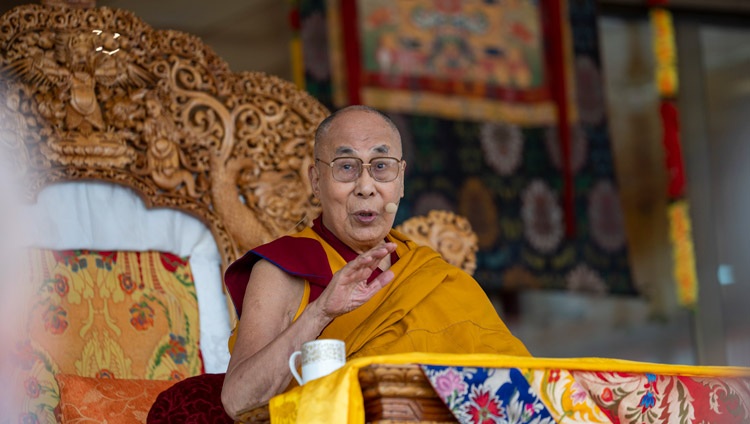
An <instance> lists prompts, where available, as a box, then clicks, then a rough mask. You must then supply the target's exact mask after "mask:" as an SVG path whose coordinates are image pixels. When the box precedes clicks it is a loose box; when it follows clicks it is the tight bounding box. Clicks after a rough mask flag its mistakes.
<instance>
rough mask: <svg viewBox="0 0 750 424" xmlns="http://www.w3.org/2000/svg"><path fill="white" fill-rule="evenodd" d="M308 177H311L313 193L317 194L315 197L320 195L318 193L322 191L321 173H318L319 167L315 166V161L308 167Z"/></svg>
mask: <svg viewBox="0 0 750 424" xmlns="http://www.w3.org/2000/svg"><path fill="white" fill-rule="evenodd" d="M307 178H309V179H310V187H311V188H312V192H313V194H314V195H315V197H319V196H318V194H319V193H320V174H318V168H317V167H316V166H315V163H313V164H312V165H310V167H309V168H307Z"/></svg>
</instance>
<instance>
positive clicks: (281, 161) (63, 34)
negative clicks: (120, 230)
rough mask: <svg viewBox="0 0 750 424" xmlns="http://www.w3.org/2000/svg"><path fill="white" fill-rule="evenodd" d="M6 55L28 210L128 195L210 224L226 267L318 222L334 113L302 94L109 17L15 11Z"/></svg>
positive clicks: (116, 15) (5, 121) (181, 37)
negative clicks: (86, 186) (78, 195)
mask: <svg viewBox="0 0 750 424" xmlns="http://www.w3.org/2000/svg"><path fill="white" fill-rule="evenodd" d="M0 51H2V52H3V53H2V56H1V57H0V72H1V75H2V79H3V81H2V85H0V98H3V99H4V101H3V102H1V103H0V131H1V133H0V135H2V140H3V143H4V144H5V148H6V149H7V150H9V151H10V153H11V154H12V155H13V156H14V158H15V159H16V161H17V163H18V164H19V167H21V168H22V169H23V170H24V171H25V172H26V174H27V177H26V180H27V182H28V193H29V196H30V197H33V196H34V195H35V194H36V193H37V192H38V191H39V190H41V189H42V188H43V187H44V186H46V185H48V184H50V183H54V182H58V181H67V180H100V181H108V182H112V183H116V184H121V185H124V186H127V187H129V188H131V189H133V190H135V192H136V193H138V194H139V195H140V196H141V197H142V199H143V201H144V202H145V204H146V205H147V206H149V207H170V208H175V209H179V210H182V211H185V212H187V213H189V214H191V215H193V216H195V217H197V218H198V219H200V220H201V221H202V222H203V223H205V224H206V226H207V227H208V228H209V229H210V231H211V233H212V234H213V236H214V239H215V240H216V243H217V245H218V248H219V252H220V253H221V257H222V262H223V265H224V267H226V266H227V265H228V264H229V263H230V262H231V261H233V260H234V259H236V258H237V257H238V255H239V254H240V253H242V252H244V251H245V250H247V249H249V248H252V247H255V246H257V245H258V244H261V243H263V242H266V241H269V240H271V239H273V238H275V237H277V236H279V235H282V234H284V233H288V232H290V231H293V230H295V229H301V228H303V227H304V226H306V225H308V224H309V222H310V220H311V219H312V218H314V217H315V216H316V215H317V211H318V205H317V204H316V201H315V198H314V196H313V195H312V192H311V191H310V190H309V188H308V184H307V183H306V182H305V179H306V172H307V166H308V164H309V163H310V160H311V158H312V142H311V141H312V138H313V135H314V130H315V128H316V126H317V124H318V123H319V122H320V121H321V120H322V119H323V118H324V117H325V116H326V115H327V114H328V111H327V110H326V108H325V107H323V106H322V105H321V104H320V103H319V102H317V101H316V100H315V99H314V98H312V97H311V96H309V95H308V94H306V93H305V92H303V91H301V90H299V89H298V88H297V87H296V86H294V85H293V84H292V83H290V82H287V81H284V80H281V79H279V78H276V77H274V76H270V75H266V74H263V73H256V72H244V73H232V72H230V70H229V68H228V66H227V64H226V63H225V62H224V61H223V60H221V59H220V58H219V57H218V56H217V55H216V54H215V53H214V52H213V51H212V50H211V49H210V48H209V47H207V46H206V45H204V44H203V43H202V42H201V41H200V40H199V39H198V38H196V37H194V36H191V35H189V34H185V33H181V32H176V31H158V30H154V29H152V28H150V27H149V26H148V25H146V24H145V23H144V22H143V21H141V20H140V19H139V18H137V17H136V16H135V15H133V14H132V13H130V12H127V11H124V10H118V9H110V8H106V7H102V8H92V9H67V8H61V7H48V6H41V5H27V6H21V7H17V8H15V9H13V10H11V11H10V12H8V13H6V14H5V15H3V16H2V18H0Z"/></svg>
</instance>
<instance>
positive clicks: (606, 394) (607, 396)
mask: <svg viewBox="0 0 750 424" xmlns="http://www.w3.org/2000/svg"><path fill="white" fill-rule="evenodd" d="M601 397H602V400H603V401H604V402H607V403H609V402H612V399H614V395H613V394H612V390H611V389H610V388H609V387H605V388H604V390H602V395H601Z"/></svg>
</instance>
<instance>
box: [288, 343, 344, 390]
mask: <svg viewBox="0 0 750 424" xmlns="http://www.w3.org/2000/svg"><path fill="white" fill-rule="evenodd" d="M298 356H302V375H301V376H300V375H299V373H298V372H297V363H296V361H297V357H298ZM344 363H346V348H345V346H344V342H343V341H341V340H336V339H320V340H311V341H309V342H305V343H303V344H302V348H301V349H300V350H298V351H296V352H294V353H292V356H290V357H289V369H290V370H291V371H292V375H293V376H294V378H295V379H296V380H297V382H298V383H299V384H300V386H301V385H303V384H305V383H307V382H308V381H311V380H315V379H316V378H320V377H323V376H325V375H328V374H330V373H332V372H334V371H336V370H337V369H339V368H341V367H343V366H344Z"/></svg>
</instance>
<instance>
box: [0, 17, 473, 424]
mask: <svg viewBox="0 0 750 424" xmlns="http://www.w3.org/2000/svg"><path fill="white" fill-rule="evenodd" d="M0 99H1V100H2V101H0V146H1V147H2V151H3V153H4V154H5V155H8V156H9V157H10V159H11V162H12V163H13V164H14V166H15V167H16V168H17V169H16V170H17V171H18V172H19V173H20V174H22V175H23V180H24V190H25V192H26V194H27V197H28V198H29V199H30V200H32V201H33V200H34V199H36V198H37V196H39V195H40V193H41V192H42V190H43V189H44V190H46V188H47V187H54V186H59V185H61V183H64V182H71V181H76V182H82V183H85V182H87V181H88V182H90V181H98V182H106V183H113V184H115V185H118V186H124V187H126V188H128V189H130V190H131V191H132V193H135V194H136V195H137V196H138V197H139V198H140V199H141V200H142V202H143V203H144V204H145V206H146V207H147V208H169V209H173V210H178V211H181V212H185V213H187V214H189V215H190V216H192V217H194V218H197V220H199V221H200V222H201V223H203V224H204V225H205V227H206V228H207V229H208V231H209V232H210V235H211V236H212V238H213V240H214V241H215V244H216V247H217V249H218V253H219V256H220V263H219V264H218V265H217V268H219V269H218V270H217V273H221V272H223V270H224V269H226V267H227V266H228V265H229V263H231V262H232V261H233V260H235V259H236V258H238V257H239V256H240V255H241V254H242V253H244V252H245V251H246V250H248V249H251V248H253V247H255V246H257V245H259V244H261V243H264V242H267V241H270V240H272V239H274V238H276V237H278V236H280V235H283V234H287V233H290V232H293V231H296V230H300V229H302V228H304V227H305V226H307V225H310V224H311V222H312V219H314V218H315V217H316V216H317V215H318V213H319V206H318V204H317V202H316V199H315V198H314V196H313V194H312V192H311V190H310V188H309V184H308V183H307V179H306V178H307V177H306V172H307V168H308V166H309V164H310V163H311V161H312V142H313V136H314V131H315V128H316V126H317V124H318V123H319V122H320V121H321V120H322V119H323V118H324V117H325V116H327V114H328V110H326V108H325V107H323V106H322V105H321V104H320V103H319V102H317V101H316V100H315V99H314V98H312V97H311V96H310V95H308V94H307V93H305V92H303V91H301V90H299V89H298V88H297V87H295V86H294V85H293V84H292V83H290V82H287V81H284V80H281V79H279V78H277V77H274V76H272V75H267V74H264V73H258V72H242V73H233V72H231V71H230V70H229V67H228V66H227V64H226V63H225V62H224V61H223V60H222V59H221V58H219V57H218V56H217V55H216V54H215V53H214V52H213V51H212V50H211V49H210V48H209V47H207V46H206V45H204V44H203V43H202V42H201V41H200V40H199V39H198V38H196V37H194V36H191V35H189V34H185V33H181V32H176V31H158V30H154V29H152V28H150V27H149V26H148V25H146V24H145V23H144V22H143V21H141V20H140V19H139V18H137V17H136V16H134V15H133V14H132V13H130V12H127V11H124V10H116V9H110V8H106V7H102V8H67V7H63V6H45V5H26V6H21V7H17V8H15V9H13V10H11V11H10V12H8V13H6V14H4V15H3V16H1V17H0ZM63 198H64V196H63ZM118 207H120V203H119V201H112V204H97V205H93V206H92V207H91V208H92V209H96V210H98V211H99V212H101V213H103V214H108V213H111V210H112V208H118ZM399 229H400V230H402V231H403V232H405V233H407V234H409V235H411V236H413V237H414V238H415V240H416V241H418V242H424V243H427V244H431V245H433V246H435V247H436V248H437V249H438V250H439V251H440V252H441V253H443V255H444V256H445V257H446V259H448V260H449V261H451V262H452V263H454V264H455V265H457V266H460V267H462V268H463V269H464V270H466V271H467V272H469V273H471V272H473V270H474V268H475V252H476V244H477V243H476V235H474V233H473V232H472V231H471V229H470V227H469V226H468V221H466V220H465V219H464V218H461V217H457V216H456V215H454V214H452V213H449V212H440V213H435V214H430V215H429V216H427V217H416V218H414V220H413V221H411V220H410V221H407V222H405V223H404V224H403V225H402V226H401V227H399ZM76 248H77V249H85V248H88V246H76ZM105 265H106V264H105ZM196 283H197V282H196ZM219 284H220V283H219ZM157 285H158V284H157ZM99 289H101V287H99ZM65 293H67V292H65ZM61 297H62V296H58V298H55V299H57V300H56V301H59V298H61ZM225 302H226V300H225ZM105 303H106V302H105ZM55 305H57V304H55ZM57 306H59V305H57ZM225 306H226V305H225ZM203 307H204V306H203V305H201V309H203ZM90 308H91V310H90V312H91V314H94V313H96V314H100V313H101V312H102V311H101V310H99V309H96V307H94V306H90ZM227 309H228V310H229V311H230V312H229V313H230V314H233V313H234V310H233V308H231V307H230V308H227ZM202 318H206V319H210V317H202ZM193 342H194V344H195V345H196V346H197V340H193ZM204 344H205V342H204ZM194 349H197V347H194ZM45 358H46V357H45ZM47 359H49V358H47ZM49 371H50V372H52V373H60V372H62V373H76V372H79V373H80V372H81V370H80V368H78V369H74V368H68V369H66V368H65V367H63V366H50V367H49ZM87 376H88V377H95V376H96V374H94V375H87ZM130 377H132V378H149V376H143V375H141V376H132V375H131V376H130ZM151 377H153V376H151ZM182 377H186V376H185V375H183V376H182ZM160 378H163V377H160ZM52 383H54V381H53V382H52ZM52 383H51V384H52ZM49 390H51V391H54V390H56V387H51V388H50V389H49ZM58 394H59V393H58ZM44 414H46V416H51V414H52V412H51V411H48V410H45V412H44ZM42 415H43V414H42ZM37 418H40V417H37ZM40 420H41V418H40Z"/></svg>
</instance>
